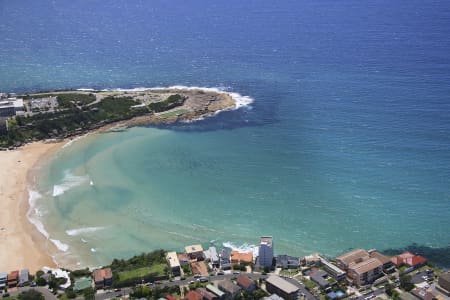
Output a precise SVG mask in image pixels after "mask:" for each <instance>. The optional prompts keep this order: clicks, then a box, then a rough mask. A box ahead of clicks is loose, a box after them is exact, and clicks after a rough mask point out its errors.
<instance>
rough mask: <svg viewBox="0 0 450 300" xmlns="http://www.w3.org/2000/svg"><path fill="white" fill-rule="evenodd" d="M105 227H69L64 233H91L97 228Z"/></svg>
mask: <svg viewBox="0 0 450 300" xmlns="http://www.w3.org/2000/svg"><path fill="white" fill-rule="evenodd" d="M103 229H105V227H84V228H78V229H70V230H66V233H67V234H68V235H70V236H77V235H80V234H83V233H92V232H96V231H99V230H103Z"/></svg>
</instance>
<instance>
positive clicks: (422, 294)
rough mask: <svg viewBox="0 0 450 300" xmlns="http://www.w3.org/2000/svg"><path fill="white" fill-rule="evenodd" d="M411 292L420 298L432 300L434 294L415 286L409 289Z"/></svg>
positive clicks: (421, 299)
mask: <svg viewBox="0 0 450 300" xmlns="http://www.w3.org/2000/svg"><path fill="white" fill-rule="evenodd" d="M411 294H413V295H414V296H416V297H417V298H419V299H420V300H433V299H434V295H433V294H432V293H430V292H428V291H427V290H424V289H419V288H415V289H413V290H412V291H411Z"/></svg>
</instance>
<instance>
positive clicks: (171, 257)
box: [166, 252, 180, 268]
mask: <svg viewBox="0 0 450 300" xmlns="http://www.w3.org/2000/svg"><path fill="white" fill-rule="evenodd" d="M166 259H167V261H168V262H169V265H170V267H171V268H176V267H179V266H180V261H179V260H178V255H177V253H176V252H167V254H166Z"/></svg>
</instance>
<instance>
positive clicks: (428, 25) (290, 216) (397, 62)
mask: <svg viewBox="0 0 450 300" xmlns="http://www.w3.org/2000/svg"><path fill="white" fill-rule="evenodd" d="M0 20H1V21H0V90H1V91H7V92H27V91H40V90H49V89H62V88H133V87H153V86H170V85H175V84H181V85H186V86H206V87H219V88H224V89H227V90H230V91H235V92H238V93H240V94H243V95H248V96H251V97H252V98H254V99H255V101H254V103H253V104H252V105H251V107H247V108H243V109H240V110H237V111H233V112H225V113H222V114H219V115H218V116H217V117H215V118H211V119H207V120H205V121H201V122H196V123H191V124H178V125H175V126H170V127H166V128H134V129H130V130H128V131H126V132H122V133H110V134H104V135H102V136H101V137H98V138H92V137H88V138H85V139H83V140H81V141H80V142H77V143H74V144H73V145H72V146H71V147H67V148H65V149H64V150H63V151H62V152H61V153H60V154H59V155H58V157H57V158H56V159H55V160H54V162H53V163H52V164H50V165H49V166H48V167H47V168H46V169H45V170H44V171H43V172H42V174H43V176H42V179H39V183H38V187H36V189H37V190H38V191H39V193H40V194H41V195H42V198H41V200H40V201H39V211H40V216H41V218H42V222H43V223H44V225H45V226H46V230H47V231H49V233H50V236H51V237H52V239H55V240H59V241H61V242H62V243H64V244H67V245H68V247H69V248H68V250H67V251H66V253H65V254H64V255H60V256H59V259H61V260H63V259H64V258H67V257H69V256H70V259H72V260H74V259H75V260H77V261H80V262H81V263H82V264H90V265H94V264H102V263H105V262H108V261H109V260H110V259H111V258H113V257H116V256H122V257H123V256H128V255H130V254H133V253H136V252H140V251H146V250H148V249H155V248H161V247H162V248H170V249H175V250H181V248H182V246H183V245H185V244H188V243H194V242H201V243H203V244H204V245H208V244H209V242H210V241H211V240H215V241H216V243H223V242H228V241H229V242H232V243H234V244H235V245H241V244H243V243H250V244H254V243H257V241H258V236H260V235H266V234H268V235H273V236H274V239H275V243H276V244H275V245H276V252H278V253H283V252H288V253H290V254H298V255H303V254H309V253H311V252H315V251H319V252H322V253H324V254H326V255H337V254H339V253H341V252H343V251H345V250H347V249H349V248H355V247H366V248H378V249H380V250H383V249H387V248H402V247H406V246H408V245H411V244H413V243H417V244H419V245H423V246H426V247H431V248H432V249H441V248H442V249H444V251H445V249H448V247H449V244H450V230H449V228H450V98H449V97H450V55H449V53H450V52H449V49H450V4H449V2H448V1H427V2H426V3H425V2H423V1H414V0H413V1H386V0H384V1H383V0H380V1H358V0H349V1H293V0H292V1H291V0H288V1H277V2H272V1H206V0H205V1H189V2H186V1H182V0H175V1H162V0H161V1H137V0H131V1H117V0H116V1H108V2H105V1H97V0H90V1H20V0H19V1H0ZM74 176H75V179H74ZM87 178H89V179H87ZM91 179H92V180H93V181H94V182H95V187H96V189H95V190H92V188H91V187H89V185H88V184H85V183H86V180H87V182H89V180H91ZM71 180H72V181H71ZM70 182H73V184H72V185H70ZM75 182H78V183H80V184H79V185H77V184H75ZM64 184H66V185H67V184H69V185H70V186H71V189H70V190H67V191H66V192H65V193H64V194H61V195H58V196H56V197H53V194H52V193H53V192H54V187H55V185H56V186H57V187H61V186H62V185H64ZM92 211H95V214H89V213H86V212H92ZM90 227H105V228H103V229H101V230H99V231H95V232H94V231H92V232H89V231H84V232H83V233H81V234H78V233H77V234H73V235H68V234H67V232H66V231H67V230H69V232H70V230H73V229H79V228H90ZM72 233H73V232H72ZM80 241H81V242H80ZM63 248H64V247H63ZM94 251H95V252H94ZM69 253H70V254H69ZM444 263H445V262H444Z"/></svg>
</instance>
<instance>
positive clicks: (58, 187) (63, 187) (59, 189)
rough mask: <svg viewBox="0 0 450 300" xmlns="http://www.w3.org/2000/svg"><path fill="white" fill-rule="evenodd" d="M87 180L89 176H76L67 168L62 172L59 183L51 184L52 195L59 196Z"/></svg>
mask: <svg viewBox="0 0 450 300" xmlns="http://www.w3.org/2000/svg"><path fill="white" fill-rule="evenodd" d="M88 181H89V176H87V175H85V176H77V175H74V174H72V173H71V172H70V171H69V170H67V171H65V172H64V178H63V181H62V183H61V184H55V185H54V186H53V193H52V196H53V197H56V196H60V195H62V194H64V193H65V192H67V191H69V190H70V189H72V188H74V187H77V186H79V185H82V184H83V183H85V182H88Z"/></svg>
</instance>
